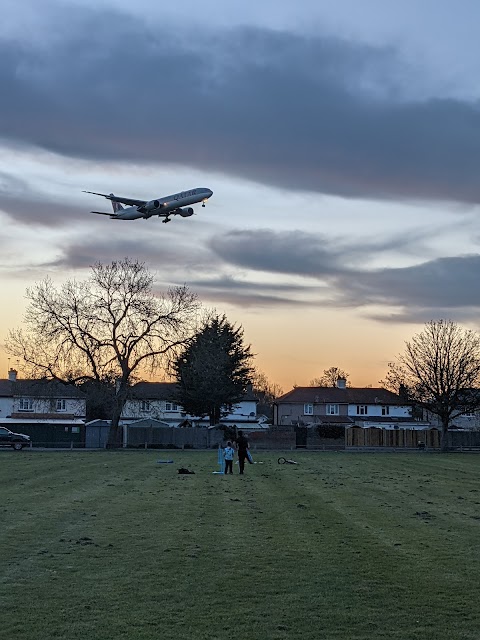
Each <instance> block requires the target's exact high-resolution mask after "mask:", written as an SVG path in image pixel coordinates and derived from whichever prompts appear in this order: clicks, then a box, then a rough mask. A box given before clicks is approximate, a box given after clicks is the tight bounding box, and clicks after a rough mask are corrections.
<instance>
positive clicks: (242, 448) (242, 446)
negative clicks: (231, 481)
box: [237, 431, 248, 474]
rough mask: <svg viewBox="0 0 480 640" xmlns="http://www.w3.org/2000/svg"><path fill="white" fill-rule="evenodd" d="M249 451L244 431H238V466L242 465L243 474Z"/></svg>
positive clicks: (241, 471)
mask: <svg viewBox="0 0 480 640" xmlns="http://www.w3.org/2000/svg"><path fill="white" fill-rule="evenodd" d="M247 452H248V440H247V438H246V437H245V436H244V435H243V432H242V431H239V432H238V436H237V453H238V466H239V467H240V473H241V474H243V471H244V469H245V460H246V458H247Z"/></svg>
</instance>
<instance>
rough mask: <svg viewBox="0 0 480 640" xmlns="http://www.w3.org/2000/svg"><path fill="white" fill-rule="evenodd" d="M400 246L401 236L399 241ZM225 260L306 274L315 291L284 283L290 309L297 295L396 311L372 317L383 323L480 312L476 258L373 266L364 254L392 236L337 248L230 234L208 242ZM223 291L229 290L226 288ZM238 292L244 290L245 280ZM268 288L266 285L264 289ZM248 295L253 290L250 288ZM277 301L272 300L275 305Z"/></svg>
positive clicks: (300, 237)
mask: <svg viewBox="0 0 480 640" xmlns="http://www.w3.org/2000/svg"><path fill="white" fill-rule="evenodd" d="M397 241H398V243H399V246H402V245H403V243H404V242H405V239H404V238H402V237H400V238H397ZM210 244H211V247H212V249H213V250H214V251H215V252H216V253H217V255H219V256H221V257H222V259H223V260H224V261H225V262H228V263H231V264H234V265H235V266H241V267H243V268H245V269H247V268H248V269H253V270H256V271H260V272H270V273H272V272H273V273H283V274H285V275H293V276H304V277H305V276H306V277H308V278H311V279H314V280H316V281H319V282H320V283H321V285H322V286H319V287H318V288H317V289H314V288H310V287H309V285H308V283H307V284H306V285H301V284H299V285H286V289H285V293H286V294H287V295H286V296H283V299H282V303H285V298H286V299H287V300H290V303H291V304H296V301H297V300H298V299H300V298H301V297H302V296H303V298H304V299H307V300H309V302H308V304H312V303H316V304H323V305H328V306H331V307H337V308H341V307H344V308H366V309H368V308H369V307H380V308H382V307H383V308H385V309H393V308H395V309H397V312H395V313H391V312H390V313H389V312H386V313H385V315H382V314H376V315H373V314H370V312H369V311H367V313H369V315H370V317H373V318H375V319H377V320H381V321H386V322H389V321H392V322H417V321H419V320H421V321H426V320H429V319H431V318H435V317H454V318H456V319H465V320H470V319H471V318H472V315H473V314H474V310H475V309H477V310H478V309H480V290H479V288H478V285H477V281H478V273H479V271H480V255H478V254H475V255H466V256H458V257H445V258H437V259H434V260H429V261H424V262H423V263H421V264H417V265H413V266H409V267H403V268H381V269H370V268H369V267H368V264H367V263H368V258H369V256H378V254H379V253H381V252H382V251H389V250H390V249H393V248H395V243H394V242H393V241H392V240H391V239H388V238H386V239H384V240H374V241H370V242H362V243H360V246H359V244H358V243H350V244H345V243H344V244H343V245H338V244H336V243H335V242H334V241H332V240H331V239H328V238H326V237H323V236H321V235H314V234H306V233H302V232H298V231H297V232H293V233H288V232H282V233H278V232H277V233H275V232H268V231H266V230H265V231H261V232H257V231H255V232H253V231H252V232H247V231H243V232H231V233H227V234H225V236H222V237H219V236H218V237H215V238H213V240H212V241H211V243H210ZM224 286H225V288H229V289H230V290H231V291H233V290H234V288H233V287H232V285H231V284H230V283H228V282H227V283H224ZM241 286H242V288H246V287H248V285H247V283H245V282H243V283H242V285H241ZM266 287H267V289H268V285H266ZM249 291H250V293H251V294H252V295H253V294H254V293H255V289H254V288H252V287H251V286H250V289H249ZM273 303H274V301H272V304H273Z"/></svg>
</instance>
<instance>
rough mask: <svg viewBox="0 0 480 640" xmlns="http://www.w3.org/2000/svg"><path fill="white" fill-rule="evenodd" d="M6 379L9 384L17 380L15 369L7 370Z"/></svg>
mask: <svg viewBox="0 0 480 640" xmlns="http://www.w3.org/2000/svg"><path fill="white" fill-rule="evenodd" d="M8 379H9V380H10V382H15V380H16V379H17V372H16V370H15V369H9V370H8Z"/></svg>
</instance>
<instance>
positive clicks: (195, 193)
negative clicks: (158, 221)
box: [111, 187, 213, 220]
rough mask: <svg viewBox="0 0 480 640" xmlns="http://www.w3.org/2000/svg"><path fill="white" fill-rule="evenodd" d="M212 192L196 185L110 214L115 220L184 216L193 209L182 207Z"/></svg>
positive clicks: (201, 199)
mask: <svg viewBox="0 0 480 640" xmlns="http://www.w3.org/2000/svg"><path fill="white" fill-rule="evenodd" d="M212 194H213V192H212V190H211V189H206V188H204V187H197V188H196V189H189V190H188V191H180V192H179V193H174V194H172V195H170V196H164V197H163V198H156V199H155V200H149V201H148V202H146V203H145V204H144V205H142V206H133V207H125V208H124V209H121V210H119V211H117V212H116V213H114V214H112V215H111V217H112V218H113V219H115V220H137V219H138V218H150V217H152V216H160V217H162V218H166V219H168V216H169V215H181V216H182V217H184V218H186V217H189V216H191V215H192V214H193V209H191V208H187V209H184V208H183V207H188V205H192V204H196V203H198V202H202V203H204V202H205V201H206V200H208V198H210V197H211V196H212Z"/></svg>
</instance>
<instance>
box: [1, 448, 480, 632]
mask: <svg viewBox="0 0 480 640" xmlns="http://www.w3.org/2000/svg"><path fill="white" fill-rule="evenodd" d="M279 455H280V453H265V454H261V453H258V454H257V455H256V460H257V461H258V462H259V463H260V462H262V464H256V465H253V466H251V465H250V466H247V469H246V475H244V476H239V475H238V474H236V475H233V476H228V477H224V476H217V475H213V474H212V471H214V470H215V469H216V452H215V451H210V452H206V451H201V452H180V451H179V452H158V451H157V452H151V451H140V452H128V451H125V452H65V453H61V452H35V451H32V452H29V451H23V452H21V453H16V452H10V451H1V452H0V612H1V616H0V638H2V639H4V638H5V639H8V640H27V639H28V640H51V639H54V638H62V639H65V640H70V639H76V638H79V639H80V638H81V639H82V640H107V639H108V640H110V639H113V638H115V639H120V640H124V639H125V640H126V639H129V640H144V639H145V640H146V639H153V638H162V639H165V640H183V639H189V640H201V639H205V640H206V639H208V640H217V639H218V640H220V639H222V640H225V639H227V638H234V639H235V640H238V639H240V640H244V639H245V640H247V639H254V640H256V639H268V640H270V639H272V640H274V639H283V638H288V639H297V638H298V639H300V638H302V639H315V640H319V639H325V640H330V639H332V640H334V639H340V638H341V639H342V640H346V639H348V640H350V639H352V640H377V639H379V638H383V639H386V638H389V639H397V638H398V639H402V640H410V639H417V638H418V639H422V640H444V639H445V640H446V639H448V640H460V639H464V638H465V639H472V640H478V639H479V638H480V613H479V600H480V554H479V551H480V479H479V468H480V457H478V456H476V455H474V454H472V455H468V454H463V455H462V454H451V455H435V454H432V455H429V454H377V455H375V454H351V453H344V452H341V453H309V452H299V453H295V454H294V455H295V458H296V460H298V462H299V464H298V465H296V466H294V465H278V464H277V458H278V456H279ZM289 455H290V456H291V455H292V454H291V453H290V454H289ZM169 457H171V458H173V459H174V461H175V464H168V465H167V464H157V459H160V458H162V459H168V458H169ZM181 466H188V467H190V468H192V469H193V470H194V471H195V475H178V474H177V469H178V468H179V467H181ZM237 469H238V467H236V469H235V470H237Z"/></svg>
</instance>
